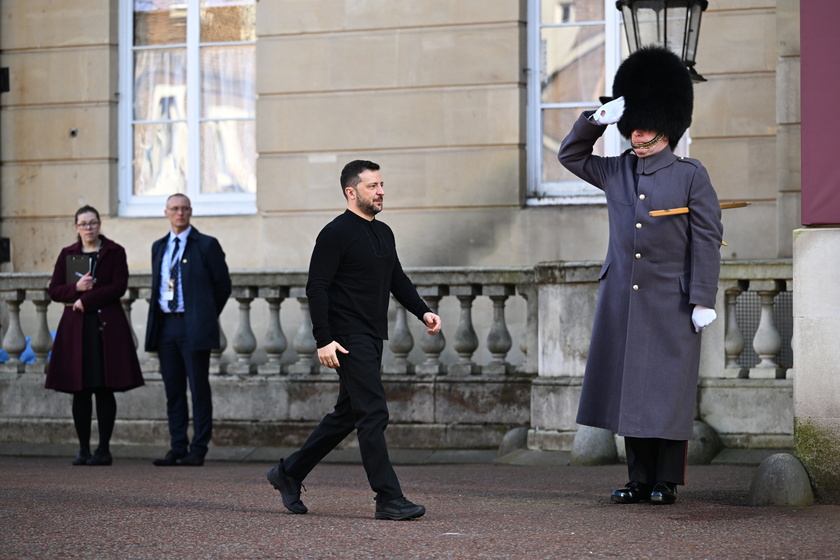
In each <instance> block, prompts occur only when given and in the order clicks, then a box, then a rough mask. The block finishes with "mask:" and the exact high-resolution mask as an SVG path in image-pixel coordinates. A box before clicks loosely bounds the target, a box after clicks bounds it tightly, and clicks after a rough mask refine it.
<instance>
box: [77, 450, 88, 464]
mask: <svg viewBox="0 0 840 560" xmlns="http://www.w3.org/2000/svg"><path fill="white" fill-rule="evenodd" d="M88 459H90V451H79V453H78V454H77V455H76V458H75V459H73V464H74V465H76V466H79V465H87V464H88Z"/></svg>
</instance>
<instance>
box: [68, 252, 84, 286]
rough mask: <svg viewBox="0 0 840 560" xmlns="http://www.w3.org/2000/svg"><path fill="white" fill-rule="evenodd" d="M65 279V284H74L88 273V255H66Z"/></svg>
mask: <svg viewBox="0 0 840 560" xmlns="http://www.w3.org/2000/svg"><path fill="white" fill-rule="evenodd" d="M66 268H67V278H66V280H65V283H67V284H75V283H76V282H78V281H79V278H81V277H82V276H84V275H85V274H87V273H88V272H90V257H89V256H88V255H67V266H66Z"/></svg>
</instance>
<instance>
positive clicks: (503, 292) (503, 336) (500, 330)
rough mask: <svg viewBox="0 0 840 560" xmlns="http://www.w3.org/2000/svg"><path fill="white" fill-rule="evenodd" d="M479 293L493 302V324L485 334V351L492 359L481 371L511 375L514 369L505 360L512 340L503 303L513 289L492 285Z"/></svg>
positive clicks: (508, 286) (504, 285)
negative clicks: (487, 351) (488, 352)
mask: <svg viewBox="0 0 840 560" xmlns="http://www.w3.org/2000/svg"><path fill="white" fill-rule="evenodd" d="M481 293H482V294H483V295H486V296H488V297H489V298H490V301H492V302H493V323H492V325H490V332H489V333H488V334H487V349H488V350H489V351H490V355H491V356H492V358H491V359H490V362H488V364H487V365H486V366H484V368H482V371H483V372H484V373H488V374H505V373H512V372H513V371H514V367H513V366H512V365H510V364H509V363H508V362H507V360H505V358H506V357H507V353H508V352H509V351H510V349H511V347H512V346H513V339H512V338H511V336H510V331H508V328H507V323H506V322H505V302H506V301H507V299H508V298H509V297H510V296H512V295H513V294H514V293H515V290H514V287H513V286H510V285H507V284H502V285H497V284H493V285H488V286H484V287H482V289H481Z"/></svg>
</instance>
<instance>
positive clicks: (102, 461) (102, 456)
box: [86, 451, 113, 467]
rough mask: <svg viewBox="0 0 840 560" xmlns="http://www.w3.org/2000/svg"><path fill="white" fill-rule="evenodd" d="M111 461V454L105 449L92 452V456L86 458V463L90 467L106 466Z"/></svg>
mask: <svg viewBox="0 0 840 560" xmlns="http://www.w3.org/2000/svg"><path fill="white" fill-rule="evenodd" d="M112 462H113V459H111V454H110V453H109V452H107V451H105V452H104V453H103V452H101V451H97V452H96V453H94V454H93V457H91V458H90V459H88V460H87V463H86V464H87V465H88V466H92V467H101V466H108V465H110V464H111V463H112Z"/></svg>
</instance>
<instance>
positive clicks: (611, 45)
mask: <svg viewBox="0 0 840 560" xmlns="http://www.w3.org/2000/svg"><path fill="white" fill-rule="evenodd" d="M602 1H603V2H604V20H601V21H583V22H582V21H577V22H571V23H555V24H545V25H544V24H543V23H542V17H541V0H528V20H527V41H528V74H527V75H528V80H527V110H526V114H527V117H526V146H527V147H526V154H527V155H526V159H527V164H526V167H527V193H526V199H525V204H526V206H553V205H575V204H604V203H606V199H605V198H604V195H603V193H602V192H601V191H600V190H598V189H596V188H595V187H593V186H591V185H589V184H588V183H586V182H584V181H581V180H574V181H555V182H543V181H542V173H543V150H542V142H543V119H542V114H543V111H544V110H546V109H574V108H578V109H580V110H581V111H584V110H587V109H597V108H598V107H599V106H600V103H599V102H598V100H597V99H595V100H579V101H573V102H564V103H544V102H543V101H542V96H541V69H542V65H543V61H542V44H541V38H542V33H541V31H542V30H543V29H546V28H552V27H554V28H561V27H579V26H583V25H603V26H604V54H605V76H607V79H606V80H604V87H605V88H608V89H610V90H611V89H612V79H611V76H614V75H615V72H616V70H618V67H619V65H620V64H621V61H622V56H621V53H622V42H621V41H622V38H621V32H622V24H621V13H620V12H619V11H618V10H616V9H615V1H614V0H602ZM610 94H611V92H610V91H604V92H603V93H602V95H610ZM622 149H623V148H622V138H621V136H620V134H619V133H618V131H617V129H616V127H614V126H613V127H608V128H607V131H606V132H605V134H604V150H605V154H606V155H608V156H614V155H618V154H620V153H621V151H622ZM557 165H560V163H559V162H557Z"/></svg>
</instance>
